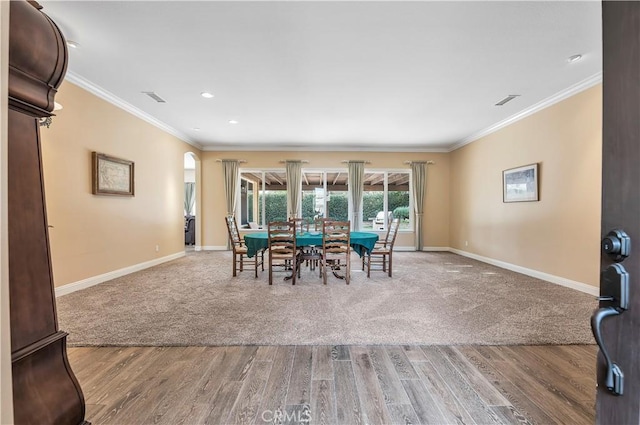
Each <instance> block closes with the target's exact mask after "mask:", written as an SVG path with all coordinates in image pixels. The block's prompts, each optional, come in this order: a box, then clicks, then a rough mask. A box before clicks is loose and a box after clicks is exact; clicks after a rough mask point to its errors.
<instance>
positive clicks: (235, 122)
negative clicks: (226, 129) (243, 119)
mask: <svg viewBox="0 0 640 425" xmlns="http://www.w3.org/2000/svg"><path fill="white" fill-rule="evenodd" d="M238 123H239V122H238V121H236V120H229V124H238Z"/></svg>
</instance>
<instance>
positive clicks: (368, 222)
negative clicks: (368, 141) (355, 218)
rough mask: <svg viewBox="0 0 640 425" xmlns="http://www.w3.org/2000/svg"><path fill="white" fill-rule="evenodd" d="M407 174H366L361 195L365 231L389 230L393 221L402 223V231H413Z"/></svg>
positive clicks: (403, 172) (408, 173)
mask: <svg viewBox="0 0 640 425" xmlns="http://www.w3.org/2000/svg"><path fill="white" fill-rule="evenodd" d="M410 180H411V174H410V172H408V171H399V172H391V171H365V173H364V191H363V195H362V220H363V223H362V227H363V229H367V230H369V229H371V230H386V229H387V227H388V225H389V222H390V221H391V220H392V219H394V218H399V219H400V229H401V230H410V229H412V228H413V227H412V221H413V220H412V216H413V215H412V214H411V211H412V209H411V208H412V202H411V192H410V187H409V182H410Z"/></svg>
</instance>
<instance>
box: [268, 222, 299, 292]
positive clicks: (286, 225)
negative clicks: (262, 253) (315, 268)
mask: <svg viewBox="0 0 640 425" xmlns="http://www.w3.org/2000/svg"><path fill="white" fill-rule="evenodd" d="M267 237H268V241H269V247H268V251H269V285H271V284H272V283H273V271H274V267H278V266H280V267H284V269H285V270H286V269H291V271H292V275H291V280H292V284H293V285H295V284H296V274H297V270H298V252H297V249H296V226H295V223H294V222H293V221H272V222H271V223H269V224H268V226H267Z"/></svg>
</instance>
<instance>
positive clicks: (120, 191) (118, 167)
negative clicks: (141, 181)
mask: <svg viewBox="0 0 640 425" xmlns="http://www.w3.org/2000/svg"><path fill="white" fill-rule="evenodd" d="M91 157H92V161H91V162H92V169H93V178H92V186H93V190H92V193H93V194H94V195H122V196H134V163H133V161H128V160H126V159H121V158H115V157H113V156H108V155H105V154H102V153H98V152H92V154H91Z"/></svg>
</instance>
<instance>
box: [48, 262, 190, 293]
mask: <svg viewBox="0 0 640 425" xmlns="http://www.w3.org/2000/svg"><path fill="white" fill-rule="evenodd" d="M184 256H185V253H184V251H181V252H177V253H175V254H171V255H167V256H166V257H162V258H156V259H155V260H150V261H145V262H144V263H139V264H134V265H133V266H129V267H125V268H123V269H119V270H114V271H112V272H108V273H104V274H101V275H98V276H93V277H90V278H87V279H83V280H79V281H77V282H73V283H68V284H66V285H62V286H58V287H57V288H56V297H60V296H62V295H67V294H70V293H72V292H75V291H79V290H81V289H85V288H90V287H91V286H95V285H98V284H99V283H102V282H106V281H108V280H111V279H115V278H117V277H122V276H125V275H128V274H131V273H134V272H137V271H140V270H144V269H148V268H149V267H153V266H157V265H158V264H162V263H166V262H167V261H172V260H176V259H178V258H180V257H184Z"/></svg>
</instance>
